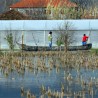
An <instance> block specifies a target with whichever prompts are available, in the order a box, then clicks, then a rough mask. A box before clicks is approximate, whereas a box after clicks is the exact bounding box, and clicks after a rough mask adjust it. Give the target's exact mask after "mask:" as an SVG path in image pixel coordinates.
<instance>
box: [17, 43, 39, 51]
mask: <svg viewBox="0 0 98 98" xmlns="http://www.w3.org/2000/svg"><path fill="white" fill-rule="evenodd" d="M17 44H18V46H19V48H20V49H21V50H24V51H38V46H29V45H26V44H19V43H17Z"/></svg>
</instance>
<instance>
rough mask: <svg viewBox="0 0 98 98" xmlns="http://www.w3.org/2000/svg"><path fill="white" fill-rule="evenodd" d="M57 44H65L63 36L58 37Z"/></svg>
mask: <svg viewBox="0 0 98 98" xmlns="http://www.w3.org/2000/svg"><path fill="white" fill-rule="evenodd" d="M56 44H57V46H61V45H63V44H64V43H63V41H62V39H61V37H60V38H58V39H57V41H56Z"/></svg>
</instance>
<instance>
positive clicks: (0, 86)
mask: <svg viewBox="0 0 98 98" xmlns="http://www.w3.org/2000/svg"><path fill="white" fill-rule="evenodd" d="M69 73H70V74H71V76H72V80H67V79H66V77H67V76H68V74H69ZM90 80H92V83H93V86H90V87H88V85H86V84H87V83H89V81H90ZM83 81H85V84H84V85H82V84H83V83H82V82H83ZM62 84H63V86H64V93H66V94H65V96H64V97H63V98H75V97H74V96H75V94H77V93H79V92H80V96H81V97H79V96H78V97H76V98H98V70H97V69H96V70H92V69H85V68H81V69H80V70H79V71H78V70H76V69H70V68H68V69H67V68H60V69H59V70H58V71H57V69H56V68H53V69H52V70H51V72H50V73H47V72H41V71H40V72H38V71H30V70H28V69H27V68H26V70H25V73H24V74H18V73H17V72H16V71H13V72H11V73H10V74H9V75H8V77H5V75H4V74H3V71H2V69H1V68H0V98H27V96H26V95H24V96H21V87H23V88H24V90H25V92H27V91H28V90H30V92H31V94H34V95H35V96H36V98H40V96H41V90H40V89H41V86H42V85H43V86H44V87H45V88H46V90H48V88H50V89H51V91H52V92H53V91H55V92H57V91H58V92H61V85H62ZM90 90H91V92H90ZM83 91H84V93H83ZM69 92H70V93H71V96H69V97H68V96H67V95H68V94H67V93H69ZM85 92H86V93H85ZM42 98H48V97H42ZM58 98H59V97H58ZM60 98H61V97H60Z"/></svg>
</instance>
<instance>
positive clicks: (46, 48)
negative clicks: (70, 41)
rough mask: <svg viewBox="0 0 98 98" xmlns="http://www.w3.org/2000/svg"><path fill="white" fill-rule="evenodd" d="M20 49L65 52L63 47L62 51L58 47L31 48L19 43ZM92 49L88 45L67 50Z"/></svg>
mask: <svg viewBox="0 0 98 98" xmlns="http://www.w3.org/2000/svg"><path fill="white" fill-rule="evenodd" d="M17 44H18V46H19V48H20V49H21V50H24V51H44V50H45V51H50V50H51V51H58V50H61V51H64V46H63V47H61V49H59V48H58V47H55V46H53V47H52V49H50V48H49V47H48V46H29V45H26V44H19V43H17ZM91 48H92V44H91V43H89V44H86V45H84V46H83V45H81V46H68V48H67V50H68V51H75V50H89V49H91Z"/></svg>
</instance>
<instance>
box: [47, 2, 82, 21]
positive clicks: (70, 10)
mask: <svg viewBox="0 0 98 98" xmlns="http://www.w3.org/2000/svg"><path fill="white" fill-rule="evenodd" d="M46 13H47V17H48V19H57V20H58V19H77V18H78V19H79V18H81V15H82V13H81V12H79V11H77V7H67V6H66V3H65V4H63V5H61V4H60V3H59V4H58V5H57V6H53V5H51V2H50V3H49V4H48V6H47V8H46Z"/></svg>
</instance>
